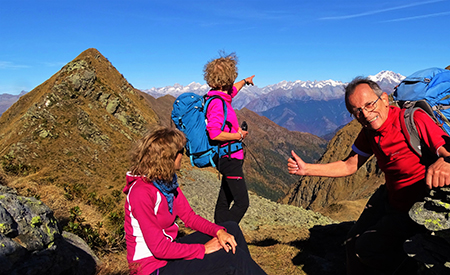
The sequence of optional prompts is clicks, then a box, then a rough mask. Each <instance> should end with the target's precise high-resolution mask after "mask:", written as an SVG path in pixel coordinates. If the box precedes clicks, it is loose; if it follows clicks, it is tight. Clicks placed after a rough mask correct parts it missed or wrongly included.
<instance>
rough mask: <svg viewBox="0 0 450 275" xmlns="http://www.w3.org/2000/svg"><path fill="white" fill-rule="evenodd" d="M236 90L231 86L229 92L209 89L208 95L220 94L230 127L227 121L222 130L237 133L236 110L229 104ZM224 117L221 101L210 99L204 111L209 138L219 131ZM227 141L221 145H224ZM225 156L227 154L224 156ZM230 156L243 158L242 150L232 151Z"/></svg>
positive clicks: (215, 135)
mask: <svg viewBox="0 0 450 275" xmlns="http://www.w3.org/2000/svg"><path fill="white" fill-rule="evenodd" d="M237 93H238V90H237V89H236V87H234V86H233V91H232V92H231V94H226V93H223V92H220V91H209V92H208V94H207V95H208V97H211V96H215V95H217V96H220V97H221V98H222V99H224V100H225V104H226V106H227V122H228V123H230V124H231V129H230V126H229V125H228V123H226V124H225V128H224V130H223V131H224V132H229V133H237V132H238V130H239V122H238V119H237V116H236V112H235V111H234V109H233V107H232V106H231V101H232V99H233V98H234V97H235V96H236V95H237ZM223 119H224V111H223V104H222V101H221V100H219V99H215V100H212V101H211V103H210V104H209V105H208V110H207V112H206V120H207V121H208V124H207V125H206V130H207V131H208V134H209V137H210V138H211V139H213V138H215V137H217V136H218V135H219V134H220V133H221V132H222V130H221V128H222V124H223ZM227 144H228V142H226V143H224V144H223V145H222V147H223V146H226V145H227ZM226 157H227V156H226ZM231 158H235V159H244V151H243V150H240V151H238V152H235V153H232V154H231Z"/></svg>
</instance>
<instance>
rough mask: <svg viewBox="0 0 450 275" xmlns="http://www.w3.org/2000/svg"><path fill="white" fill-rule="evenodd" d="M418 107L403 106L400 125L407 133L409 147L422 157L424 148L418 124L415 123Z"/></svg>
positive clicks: (405, 133)
mask: <svg viewBox="0 0 450 275" xmlns="http://www.w3.org/2000/svg"><path fill="white" fill-rule="evenodd" d="M417 109H418V107H413V108H406V109H405V108H403V109H401V111H400V126H401V129H402V133H403V134H404V135H405V138H406V141H407V142H408V145H409V147H410V148H411V149H412V151H413V152H414V153H416V154H417V155H418V156H419V157H422V148H421V142H420V137H419V132H418V131H417V128H416V124H415V123H414V112H415V111H416V110H417Z"/></svg>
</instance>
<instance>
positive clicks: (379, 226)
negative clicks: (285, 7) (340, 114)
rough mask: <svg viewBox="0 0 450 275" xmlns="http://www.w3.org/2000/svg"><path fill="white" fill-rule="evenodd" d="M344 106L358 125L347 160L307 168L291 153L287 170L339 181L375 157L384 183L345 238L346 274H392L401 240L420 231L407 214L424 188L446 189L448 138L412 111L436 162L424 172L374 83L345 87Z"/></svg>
mask: <svg viewBox="0 0 450 275" xmlns="http://www.w3.org/2000/svg"><path fill="white" fill-rule="evenodd" d="M345 103H346V107H347V110H348V111H349V112H350V113H351V114H352V115H353V116H354V117H355V118H356V119H357V120H358V122H359V123H360V124H361V125H362V126H363V129H362V130H361V132H360V133H359V135H358V137H357V138H356V140H355V143H354V144H353V146H352V151H351V152H350V154H349V155H348V157H347V158H346V159H344V160H341V161H336V162H331V163H327V164H309V163H305V162H304V161H303V160H302V159H301V158H300V157H299V156H297V155H296V154H295V153H294V151H292V158H290V159H289V160H288V170H289V173H290V174H295V175H302V176H303V175H307V176H324V177H344V176H349V175H351V174H353V173H355V172H356V171H357V170H358V168H359V167H361V166H362V165H363V164H364V163H365V162H366V161H367V159H368V158H369V157H370V156H372V155H373V154H374V155H375V157H376V158H377V163H378V166H379V167H380V169H381V170H382V171H383V172H384V173H385V179H386V183H385V185H383V186H381V187H380V189H379V190H377V192H375V194H374V195H373V196H372V197H371V199H370V200H369V202H368V203H367V205H366V208H365V210H364V211H363V213H362V214H361V216H360V218H359V219H358V221H357V222H356V224H355V225H354V226H353V228H352V229H351V230H350V232H349V234H348V239H347V243H346V248H347V274H369V272H370V271H369V270H378V271H381V272H386V273H388V274H392V273H393V272H394V271H395V270H396V269H397V268H398V267H399V266H400V265H401V263H402V262H403V261H404V260H405V259H407V255H406V254H405V253H404V252H403V243H404V241H405V240H406V239H408V238H409V237H411V236H413V235H414V234H416V233H418V232H420V231H422V230H424V229H423V227H422V226H419V225H418V224H416V223H415V222H413V221H412V220H411V219H410V217H409V215H408V210H409V209H410V208H411V206H412V205H413V204H414V203H415V202H417V201H420V200H423V198H424V196H425V195H426V193H427V189H430V188H433V187H442V186H446V185H450V163H447V162H446V161H445V160H444V157H447V156H450V152H449V151H450V149H448V148H449V147H447V149H446V148H445V146H444V145H446V140H445V139H448V135H447V134H446V133H445V132H444V131H443V130H442V129H441V128H440V127H439V126H437V125H436V124H435V123H434V122H433V120H432V119H431V118H430V117H429V116H428V115H427V114H426V113H425V112H423V111H418V112H415V114H414V122H415V125H416V127H417V129H418V132H419V136H420V138H421V140H422V141H423V142H424V144H426V147H427V148H428V149H429V150H430V151H431V152H432V153H433V155H434V156H435V159H437V160H436V161H434V160H433V162H434V163H432V164H431V165H430V166H429V167H426V166H425V165H424V164H422V163H421V159H420V157H419V156H417V155H416V154H415V153H414V152H413V151H412V150H411V149H410V148H409V145H408V143H407V141H406V138H405V136H404V134H403V133H402V132H401V127H400V115H401V114H400V109H399V108H398V107H394V106H389V98H388V95H387V94H386V93H384V92H383V91H382V90H381V89H380V87H379V86H378V84H376V83H375V82H373V81H371V80H368V79H366V78H355V79H354V80H353V81H352V82H350V83H349V84H348V86H347V87H346V91H345ZM448 145H450V144H447V146H448Z"/></svg>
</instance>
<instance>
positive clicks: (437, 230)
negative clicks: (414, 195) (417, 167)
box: [404, 187, 450, 275]
mask: <svg viewBox="0 0 450 275" xmlns="http://www.w3.org/2000/svg"><path fill="white" fill-rule="evenodd" d="M409 216H410V217H411V218H412V219H413V220H414V221H415V222H417V223H418V224H421V225H423V226H425V228H426V229H427V230H428V232H426V233H422V234H418V235H416V236H414V237H412V238H411V240H408V241H407V242H406V243H405V245H404V248H405V251H406V252H407V253H408V255H409V256H410V257H412V258H414V259H415V260H417V261H418V262H419V263H422V265H423V267H424V269H423V270H424V272H423V273H421V274H436V275H438V274H450V187H443V188H437V189H433V190H431V191H430V194H429V195H428V196H427V197H425V200H424V201H422V202H417V203H415V204H414V205H413V207H412V208H411V210H410V211H409Z"/></svg>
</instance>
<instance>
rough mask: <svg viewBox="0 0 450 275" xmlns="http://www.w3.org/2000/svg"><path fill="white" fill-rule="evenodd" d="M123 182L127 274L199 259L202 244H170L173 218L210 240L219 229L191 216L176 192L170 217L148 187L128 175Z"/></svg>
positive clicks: (175, 228) (159, 195)
mask: <svg viewBox="0 0 450 275" xmlns="http://www.w3.org/2000/svg"><path fill="white" fill-rule="evenodd" d="M126 180H127V184H126V186H125V188H124V189H123V192H124V193H125V194H126V195H127V199H126V202H125V239H126V243H127V260H128V264H129V266H130V271H131V274H146V275H148V274H150V273H152V272H153V271H155V270H156V269H158V268H160V267H163V266H165V265H166V264H167V261H166V260H168V259H185V260H191V259H203V257H204V255H205V247H204V245H203V244H181V243H177V242H174V240H175V238H176V237H177V234H178V225H177V224H176V223H175V218H176V217H177V216H178V217H180V219H181V220H182V221H183V222H184V223H185V224H186V226H187V227H189V228H192V229H194V230H197V231H200V232H202V233H205V234H208V235H210V236H214V237H215V236H216V234H217V231H219V230H220V229H223V227H221V226H218V225H216V224H214V223H211V222H209V221H208V220H206V219H204V218H202V217H200V216H199V215H197V214H195V213H194V211H193V210H192V208H191V206H190V205H189V203H188V201H187V199H186V197H185V196H184V195H183V192H181V189H180V188H177V191H178V195H177V196H176V198H174V202H173V208H172V214H171V213H170V212H169V207H168V204H167V200H166V198H165V197H164V195H163V194H162V193H161V192H160V191H159V190H158V189H157V188H156V187H155V186H154V185H153V184H152V183H148V182H146V181H145V179H144V178H143V177H141V176H133V175H130V173H127V176H126Z"/></svg>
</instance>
